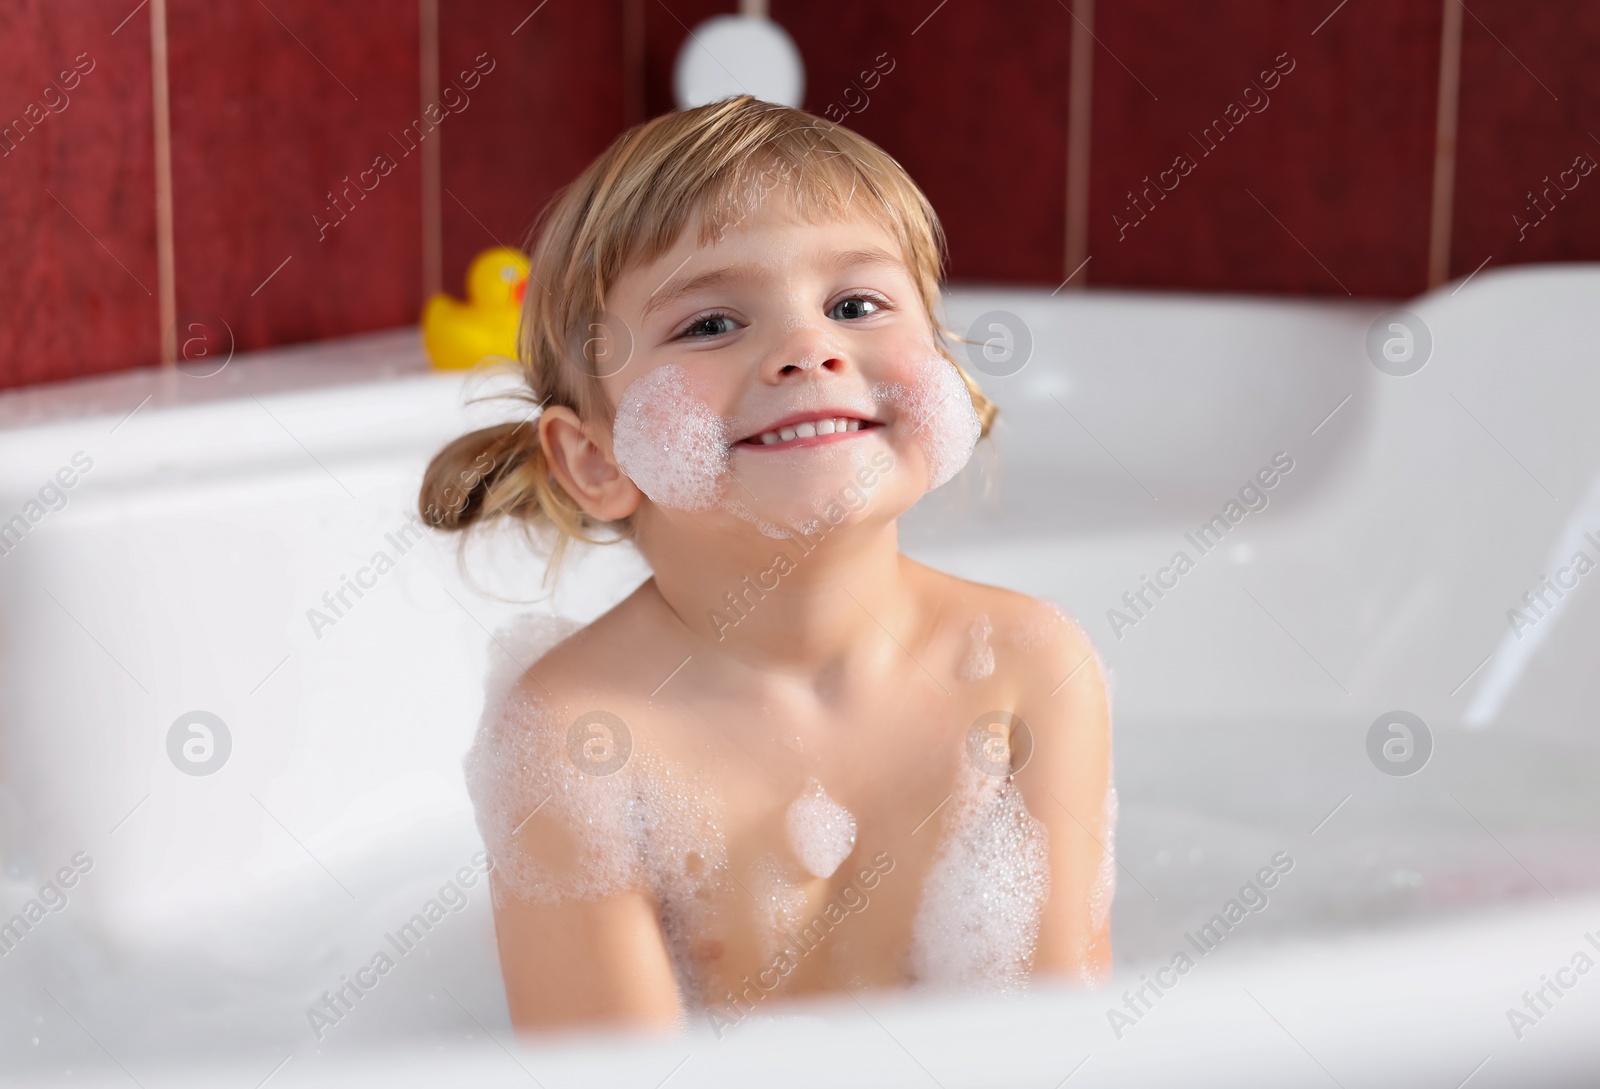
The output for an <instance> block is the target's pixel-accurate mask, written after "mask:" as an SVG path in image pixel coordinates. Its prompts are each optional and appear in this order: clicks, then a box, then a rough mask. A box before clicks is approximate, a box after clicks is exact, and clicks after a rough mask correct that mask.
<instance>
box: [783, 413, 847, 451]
mask: <svg viewBox="0 0 1600 1089" xmlns="http://www.w3.org/2000/svg"><path fill="white" fill-rule="evenodd" d="M860 430H861V421H860V420H844V419H830V420H809V421H807V422H806V423H802V424H795V425H794V426H793V427H780V428H778V430H776V431H764V432H762V434H761V445H763V446H771V445H772V444H773V443H778V442H789V441H790V440H791V439H810V438H815V437H816V436H818V435H837V434H840V433H841V432H845V431H860Z"/></svg>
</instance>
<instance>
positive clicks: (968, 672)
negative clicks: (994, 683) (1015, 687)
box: [961, 613, 994, 683]
mask: <svg viewBox="0 0 1600 1089" xmlns="http://www.w3.org/2000/svg"><path fill="white" fill-rule="evenodd" d="M992 634H994V625H993V624H991V623H989V616H988V614H987V613H979V614H978V617H977V619H975V620H974V621H973V622H972V626H971V627H970V628H968V629H967V656H966V658H965V659H964V660H963V661H962V663H961V679H962V680H964V681H967V682H968V683H971V682H973V681H981V680H984V679H986V678H988V677H992V676H993V675H994V647H993V646H991V645H990V643H989V636H990V635H992Z"/></svg>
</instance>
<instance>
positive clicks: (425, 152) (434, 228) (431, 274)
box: [417, 0, 444, 302]
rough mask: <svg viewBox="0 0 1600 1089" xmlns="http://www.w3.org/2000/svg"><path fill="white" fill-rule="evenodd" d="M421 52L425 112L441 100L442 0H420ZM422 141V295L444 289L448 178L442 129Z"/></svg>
mask: <svg viewBox="0 0 1600 1089" xmlns="http://www.w3.org/2000/svg"><path fill="white" fill-rule="evenodd" d="M417 22H418V27H417V52H418V53H419V54H420V56H419V58H418V59H419V63H420V68H421V70H420V73H419V79H418V90H419V93H420V97H421V99H422V107H421V116H422V118H423V119H424V120H426V119H427V116H428V107H429V106H435V105H436V103H438V101H439V0H418V10H417ZM433 137H434V138H433V140H431V141H426V140H425V141H423V144H422V298H423V301H424V302H426V301H427V300H428V299H431V298H432V297H433V296H435V295H437V294H439V292H441V291H443V290H444V196H443V189H444V181H443V177H444V174H443V154H442V151H443V148H442V141H443V139H444V135H443V133H442V132H435V133H434V134H433Z"/></svg>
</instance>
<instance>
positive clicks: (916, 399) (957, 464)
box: [873, 350, 983, 491]
mask: <svg viewBox="0 0 1600 1089" xmlns="http://www.w3.org/2000/svg"><path fill="white" fill-rule="evenodd" d="M896 370H897V371H898V372H899V373H900V374H901V377H900V379H899V380H898V381H893V382H880V383H879V384H878V385H877V386H876V387H874V389H873V395H874V397H876V398H877V399H878V400H879V401H880V403H883V404H885V405H887V406H888V407H889V409H890V411H891V412H892V413H893V415H894V419H895V431H896V432H897V436H896V437H897V438H898V439H899V441H900V443H901V444H905V445H910V444H915V445H916V446H918V447H920V448H921V450H922V454H923V457H924V458H925V460H926V461H927V465H928V491H932V490H933V489H935V488H937V487H939V486H940V485H941V484H944V483H946V482H947V481H949V480H950V479H951V478H952V477H954V476H955V475H956V474H957V473H959V472H960V471H961V469H962V467H963V466H965V465H966V464H967V461H968V460H969V459H970V458H971V457H972V451H973V449H974V447H976V446H977V445H978V439H979V437H980V436H981V435H982V433H983V423H982V421H981V420H979V419H978V412H977V409H976V408H974V407H973V404H972V394H971V393H970V392H968V390H967V386H966V383H965V382H963V381H962V380H961V375H960V374H958V373H957V372H956V368H955V364H953V363H951V362H950V361H949V360H948V359H945V358H944V357H943V356H941V355H939V354H938V353H936V352H932V351H931V350H930V351H929V353H928V354H927V355H926V356H924V357H923V358H922V359H921V360H920V361H919V362H916V363H913V364H912V365H910V366H908V367H905V368H903V369H902V368H896Z"/></svg>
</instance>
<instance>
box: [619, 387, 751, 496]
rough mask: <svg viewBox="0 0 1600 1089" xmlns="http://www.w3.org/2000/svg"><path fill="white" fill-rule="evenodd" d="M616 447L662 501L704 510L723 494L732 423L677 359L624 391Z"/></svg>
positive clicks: (625, 465)
mask: <svg viewBox="0 0 1600 1089" xmlns="http://www.w3.org/2000/svg"><path fill="white" fill-rule="evenodd" d="M612 447H613V449H614V451H615V453H616V458H617V464H618V465H619V466H620V467H621V468H622V471H623V472H625V473H627V474H628V477H629V479H631V480H632V481H633V482H634V483H635V484H637V485H638V486H639V490H640V491H642V492H644V494H645V495H647V496H649V497H650V500H651V502H653V503H655V504H656V505H657V506H662V507H670V508H672V509H673V510H682V511H699V510H706V509H708V508H710V507H714V506H716V505H717V503H718V502H719V501H720V500H721V498H722V483H723V477H724V476H725V475H726V473H727V471H728V428H727V424H726V422H725V421H724V420H723V418H722V417H721V416H718V415H717V414H716V413H715V412H713V411H712V410H711V406H710V405H708V404H707V403H706V402H705V401H704V400H702V399H701V398H700V397H699V396H698V395H697V394H696V393H695V391H694V389H693V388H692V387H691V385H690V382H689V375H688V372H687V371H685V370H684V369H683V368H682V367H680V366H679V365H678V364H676V363H668V364H666V365H664V366H661V367H657V368H655V369H654V370H652V371H650V372H649V373H647V374H645V375H643V376H642V377H640V378H638V379H636V380H635V381H634V382H633V383H632V384H631V385H629V386H628V387H627V388H626V389H625V390H623V391H622V398H621V400H620V401H619V402H618V404H617V414H616V424H615V427H614V430H613V432H612Z"/></svg>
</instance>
